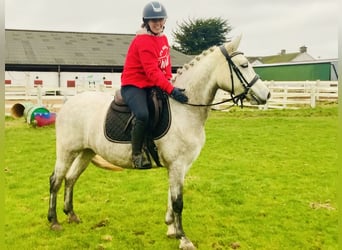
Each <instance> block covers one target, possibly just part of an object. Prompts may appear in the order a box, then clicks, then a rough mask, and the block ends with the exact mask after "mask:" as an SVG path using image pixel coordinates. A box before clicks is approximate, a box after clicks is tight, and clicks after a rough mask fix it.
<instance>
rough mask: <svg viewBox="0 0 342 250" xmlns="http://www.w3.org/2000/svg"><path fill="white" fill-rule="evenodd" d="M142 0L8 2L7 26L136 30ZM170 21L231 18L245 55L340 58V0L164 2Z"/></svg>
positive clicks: (171, 26)
mask: <svg viewBox="0 0 342 250" xmlns="http://www.w3.org/2000/svg"><path fill="white" fill-rule="evenodd" d="M148 2H149V0H147V1H142V0H121V1H115V0H96V1H91V0H89V1H85V0H57V1H56V0H29V1H28V0H5V28H6V29H28V30H49V31H76V32H96V33H97V32H99V33H120V34H134V33H135V32H136V31H137V30H138V29H139V27H140V25H141V22H142V21H141V20H142V9H143V8H144V6H145V5H146V4H147V3H148ZM160 2H161V3H162V4H163V5H164V6H165V8H166V10H167V13H168V19H167V22H166V27H165V33H166V35H167V36H168V38H169V41H170V43H171V45H172V43H173V37H172V32H173V31H175V30H176V29H177V27H178V25H179V24H181V23H183V22H184V21H187V20H189V19H196V18H216V17H220V18H222V19H225V20H228V22H229V24H230V25H231V26H232V27H233V30H232V31H231V32H230V33H229V34H228V36H229V37H235V36H237V35H242V40H241V43H240V48H239V50H240V51H242V52H244V53H245V55H246V56H268V55H276V54H279V53H280V51H281V50H282V49H285V50H286V52H288V53H292V52H298V51H299V48H300V47H301V46H306V47H307V48H308V53H309V54H310V55H311V56H313V57H314V58H316V59H333V58H337V57H338V15H339V11H338V10H340V9H341V4H340V3H339V2H340V0H161V1H160Z"/></svg>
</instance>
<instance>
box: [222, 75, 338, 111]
mask: <svg viewBox="0 0 342 250" xmlns="http://www.w3.org/2000/svg"><path fill="white" fill-rule="evenodd" d="M264 83H265V84H266V86H267V87H268V88H269V89H270V92H271V98H270V99H269V100H268V102H267V104H266V105H259V106H258V107H259V108H260V109H269V108H278V109H279V108H280V109H285V108H298V107H301V106H310V107H312V108H314V107H316V105H317V102H319V101H337V100H338V83H337V81H286V82H284V81H264ZM227 98H229V94H226V93H223V92H221V91H220V92H219V93H218V95H217V96H216V100H215V101H220V100H223V99H227ZM245 104H246V105H248V104H247V103H245Z"/></svg>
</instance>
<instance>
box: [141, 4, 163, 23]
mask: <svg viewBox="0 0 342 250" xmlns="http://www.w3.org/2000/svg"><path fill="white" fill-rule="evenodd" d="M160 18H167V13H166V10H165V7H164V6H163V5H162V4H161V3H160V2H157V1H153V2H150V3H148V4H146V6H145V7H144V10H143V21H144V23H146V22H148V20H151V19H160Z"/></svg>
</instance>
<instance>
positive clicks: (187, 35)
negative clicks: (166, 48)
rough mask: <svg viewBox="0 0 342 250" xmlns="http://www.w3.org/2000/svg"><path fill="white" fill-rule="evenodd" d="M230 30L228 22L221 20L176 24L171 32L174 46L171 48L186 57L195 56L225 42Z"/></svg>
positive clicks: (192, 20)
mask: <svg viewBox="0 0 342 250" xmlns="http://www.w3.org/2000/svg"><path fill="white" fill-rule="evenodd" d="M231 30H232V27H231V25H230V24H229V22H228V20H224V19H222V18H220V17H219V18H208V19H204V18H198V19H190V18H189V19H188V21H184V22H183V23H182V24H178V27H177V29H176V30H175V31H173V32H172V36H173V38H174V42H175V44H174V45H172V48H174V49H175V50H178V51H180V52H183V53H185V54H187V55H197V54H200V53H201V52H202V51H203V50H205V49H208V48H209V47H211V46H214V45H220V44H223V43H225V42H226V41H227V39H228V37H227V35H228V33H229V32H230V31H231Z"/></svg>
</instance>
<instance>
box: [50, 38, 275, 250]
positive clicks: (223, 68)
mask: <svg viewBox="0 0 342 250" xmlns="http://www.w3.org/2000/svg"><path fill="white" fill-rule="evenodd" d="M239 43H240V37H237V38H235V39H234V40H233V41H231V42H229V43H226V44H224V45H222V46H220V47H218V46H215V47H212V48H210V49H208V50H206V51H204V52H203V53H202V54H201V55H199V56H196V57H195V58H194V59H193V60H192V61H191V62H190V63H189V64H186V65H184V66H183V68H182V69H180V70H179V71H178V73H177V76H176V77H175V79H174V82H173V84H174V85H175V86H177V87H179V88H185V89H186V92H185V93H186V95H187V96H188V97H189V104H195V105H189V104H181V103H179V102H177V101H174V100H173V99H170V108H171V115H172V124H171V126H170V128H169V131H168V132H167V134H166V135H165V136H163V137H162V138H160V139H158V140H156V141H155V143H156V145H157V147H158V150H159V157H160V160H161V162H162V164H163V166H165V167H166V169H167V170H168V178H169V193H168V209H167V212H166V217H165V222H166V224H167V226H168V231H167V235H168V236H175V237H176V238H177V239H179V240H180V246H179V247H180V248H181V249H195V246H194V245H193V243H192V242H191V241H190V240H189V239H188V238H187V237H186V235H185V232H184V230H183V226H182V210H183V183H184V178H185V175H186V173H187V171H188V170H189V168H190V166H191V165H192V163H193V162H194V161H195V159H196V158H197V157H198V155H199V154H200V151H201V149H202V147H203V145H204V142H205V131H204V126H205V122H206V120H207V118H208V114H209V111H210V109H211V108H210V105H211V104H212V102H213V100H214V97H215V94H216V92H217V90H218V89H222V90H224V91H227V92H229V93H230V94H231V97H232V101H234V102H238V101H239V100H240V101H241V102H242V100H243V99H246V100H248V101H250V103H252V104H265V103H266V101H267V99H268V98H269V96H270V93H269V90H268V88H267V87H266V86H265V85H264V83H263V82H262V81H261V80H260V79H259V77H258V76H257V75H256V74H255V72H254V70H253V68H252V66H251V65H250V64H249V63H248V60H247V59H246V57H245V56H244V55H243V54H242V53H241V52H237V51H236V50H237V48H238V45H239ZM112 100H113V97H112V96H111V95H109V94H106V93H101V92H85V93H82V94H79V95H77V96H75V97H72V98H70V100H68V101H67V102H66V103H65V104H64V105H63V107H62V108H61V110H60V112H59V113H58V115H57V119H56V163H55V169H54V171H53V173H52V175H51V177H50V202H49V211H48V219H49V221H50V222H51V228H52V229H54V230H58V229H61V225H60V224H59V222H58V220H57V214H56V205H57V204H56V203H57V193H58V191H59V189H60V187H61V185H62V182H63V180H64V181H65V193H64V212H65V214H66V215H68V218H69V221H70V222H79V218H78V217H77V215H76V214H75V212H74V209H73V187H74V184H75V183H76V181H77V179H78V177H79V176H80V175H81V174H82V172H83V171H84V170H85V169H86V168H87V166H88V164H89V162H90V161H91V160H92V158H93V157H94V156H95V155H100V156H101V157H102V158H103V159H105V160H106V161H108V162H110V163H112V164H114V165H116V166H120V167H122V168H131V166H132V163H131V145H130V144H122V143H113V142H110V141H108V140H107V139H106V137H105V135H104V125H103V124H104V119H105V116H106V112H107V110H108V107H109V105H110V103H111V102H112ZM196 104H200V105H198V106H196ZM132 174H134V173H133V172H132ZM146 174H149V173H148V171H147V172H146Z"/></svg>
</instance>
